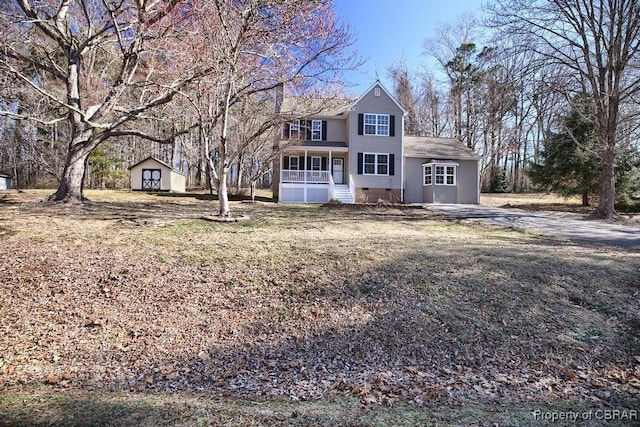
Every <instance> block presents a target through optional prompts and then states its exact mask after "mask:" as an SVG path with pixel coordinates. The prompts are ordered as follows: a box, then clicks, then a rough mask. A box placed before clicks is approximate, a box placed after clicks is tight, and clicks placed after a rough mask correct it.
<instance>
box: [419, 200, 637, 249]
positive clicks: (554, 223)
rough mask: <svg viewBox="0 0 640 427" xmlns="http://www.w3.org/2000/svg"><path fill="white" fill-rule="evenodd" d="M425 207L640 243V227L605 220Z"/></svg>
mask: <svg viewBox="0 0 640 427" xmlns="http://www.w3.org/2000/svg"><path fill="white" fill-rule="evenodd" d="M424 206H425V208H427V209H431V210H432V211H435V212H441V213H443V214H445V215H447V216H450V217H454V218H458V219H469V220H473V221H478V222H483V223H486V224H494V225H499V226H502V227H511V228H515V229H519V230H526V231H531V232H535V233H539V234H545V235H550V236H559V237H564V238H567V239H574V240H587V241H591V242H599V243H606V244H610V245H619V246H640V228H635V227H629V226H625V225H617V224H609V223H606V222H602V221H595V220H584V219H569V218H561V217H558V216H554V215H550V214H547V213H540V212H530V211H526V210H522V209H513V208H509V209H507V208H496V207H488V206H479V205H444V204H425V205H424Z"/></svg>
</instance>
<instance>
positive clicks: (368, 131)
mask: <svg viewBox="0 0 640 427" xmlns="http://www.w3.org/2000/svg"><path fill="white" fill-rule="evenodd" d="M364 134H365V135H382V136H389V115H388V114H369V113H365V115H364Z"/></svg>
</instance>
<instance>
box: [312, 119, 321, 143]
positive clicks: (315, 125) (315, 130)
mask: <svg viewBox="0 0 640 427" xmlns="http://www.w3.org/2000/svg"><path fill="white" fill-rule="evenodd" d="M311 140H312V141H320V140H322V120H311Z"/></svg>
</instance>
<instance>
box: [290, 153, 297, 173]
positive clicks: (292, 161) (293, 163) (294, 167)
mask: <svg viewBox="0 0 640 427" xmlns="http://www.w3.org/2000/svg"><path fill="white" fill-rule="evenodd" d="M299 160H300V158H299V157H297V156H295V157H294V156H291V157H289V170H292V171H297V170H298V169H299V166H298V161H299Z"/></svg>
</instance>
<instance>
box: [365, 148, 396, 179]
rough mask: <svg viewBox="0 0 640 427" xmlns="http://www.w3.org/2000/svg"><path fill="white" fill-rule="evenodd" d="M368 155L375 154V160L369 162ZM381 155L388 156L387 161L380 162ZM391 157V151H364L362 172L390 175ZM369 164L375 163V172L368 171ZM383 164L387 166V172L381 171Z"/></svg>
mask: <svg viewBox="0 0 640 427" xmlns="http://www.w3.org/2000/svg"><path fill="white" fill-rule="evenodd" d="M367 156H373V162H367ZM381 157H386V159H387V161H386V162H384V163H382V162H380V161H379V159H380V158H381ZM389 157H390V156H389V153H362V174H363V175H378V176H389ZM367 165H373V173H370V172H367ZM382 166H384V167H386V169H387V171H386V173H379V172H380V167H382Z"/></svg>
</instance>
